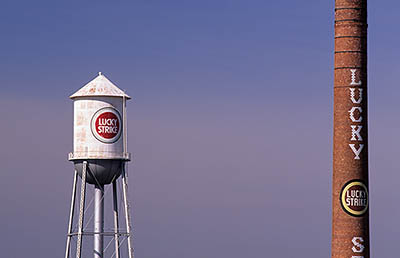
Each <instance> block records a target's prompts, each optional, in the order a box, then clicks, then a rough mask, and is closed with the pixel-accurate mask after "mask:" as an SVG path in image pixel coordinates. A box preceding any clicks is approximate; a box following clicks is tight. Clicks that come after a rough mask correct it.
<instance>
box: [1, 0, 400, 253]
mask: <svg viewBox="0 0 400 258" xmlns="http://www.w3.org/2000/svg"><path fill="white" fill-rule="evenodd" d="M81 2H82V1H81ZM81 2H78V1H72V2H71V1H70V2H68V3H67V2H65V3H56V2H55V1H41V2H37V1H12V2H11V1H8V2H7V3H2V6H1V7H0V31H1V40H0V71H1V73H0V74H1V76H0V85H1V89H2V91H1V95H0V107H1V109H0V114H1V117H2V119H1V121H2V122H1V126H0V133H1V135H2V136H3V140H2V145H1V146H2V148H1V149H0V161H1V164H2V169H1V171H2V174H3V179H2V180H1V183H0V203H1V212H0V228H1V230H0V250H1V252H2V255H1V256H2V257H7V258H20V257H41V258H47V257H49V258H50V257H51V258H53V257H62V255H63V254H64V248H65V235H66V231H67V219H68V211H69V201H70V195H71V185H72V176H73V166H72V163H70V162H69V161H67V153H68V152H70V151H71V150H72V101H70V100H69V99H68V96H69V95H70V94H72V93H73V92H74V91H76V90H77V89H79V88H80V87H82V86H83V85H84V84H85V83H86V82H88V81H89V80H91V79H92V78H94V77H95V76H96V74H97V72H99V71H102V72H103V73H104V74H105V75H106V76H107V77H108V78H110V79H111V80H112V81H113V82H115V83H116V84H117V85H118V86H119V87H120V88H121V89H124V90H126V91H127V93H128V94H129V95H131V96H132V97H133V98H134V99H133V100H132V101H130V102H129V103H128V112H129V114H128V115H129V131H128V134H129V150H130V152H132V153H133V154H134V155H135V159H134V162H131V164H130V165H129V175H130V178H129V179H130V181H129V183H130V193H129V194H130V198H131V202H132V204H133V207H134V211H133V213H134V226H135V240H136V241H135V251H136V257H138V258H204V257H207V258H217V257H218V258H221V257H229V258H243V257H249V258H253V257H254V258H258V257H304V258H306V257H307V258H310V257H316V258H317V257H318V258H320V257H329V256H330V227H331V225H330V223H331V215H330V213H331V211H330V208H331V173H332V169H331V167H332V165H331V163H332V147H331V145H332V102H333V9H334V1H317V0H309V1H294V0H291V1H274V2H273V3H271V2H270V1H261V0H254V1H231V0H218V1H216V0H203V1H192V0H189V1H177V0H170V1H155V0H154V1H153V0H150V1H134V2H133V3H128V2H127V1H112V3H111V2H108V3H107V2H105V1H85V3H81ZM379 4H381V5H379ZM399 8H400V3H399V2H398V1H394V0H389V1H385V2H384V3H383V2H378V1H370V2H369V24H370V25H369V35H370V37H369V94H370V95H369V104H370V106H369V108H370V113H369V122H370V134H369V139H370V142H369V144H370V179H371V181H370V193H371V205H370V211H371V251H372V256H374V257H379V258H385V257H393V254H395V253H396V251H397V246H398V244H397V242H398V236H399V232H400V222H398V217H399V216H400V207H397V203H398V202H399V201H400V192H399V191H397V189H398V188H399V185H400V168H399V165H398V162H395V161H396V160H398V159H399V158H398V154H399V151H398V148H397V147H396V146H398V145H399V142H400V136H398V134H397V133H396V132H398V131H400V122H399V119H398V110H400V106H399V101H398V97H399V96H400V88H399V87H398V81H397V79H396V74H398V73H399V71H400V61H398V60H400V51H399V47H398V46H399V45H400V34H399V33H398V26H397V23H396V21H397V20H398V10H399Z"/></svg>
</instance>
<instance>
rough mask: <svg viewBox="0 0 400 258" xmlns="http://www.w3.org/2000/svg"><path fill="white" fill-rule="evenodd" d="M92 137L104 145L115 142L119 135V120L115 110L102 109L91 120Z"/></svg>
mask: <svg viewBox="0 0 400 258" xmlns="http://www.w3.org/2000/svg"><path fill="white" fill-rule="evenodd" d="M92 132H93V135H94V136H95V137H96V138H97V139H98V140H100V141H102V142H104V143H113V142H116V141H117V140H118V138H119V136H120V135H121V118H120V115H119V113H118V111H117V110H115V109H113V108H103V109H100V110H99V111H97V112H96V113H95V114H94V116H93V119H92Z"/></svg>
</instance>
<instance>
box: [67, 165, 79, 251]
mask: <svg viewBox="0 0 400 258" xmlns="http://www.w3.org/2000/svg"><path fill="white" fill-rule="evenodd" d="M77 178H78V172H77V171H76V170H75V171H74V182H73V184H72V197H71V208H70V210H69V222H68V233H67V244H66V247H65V258H69V249H70V246H71V237H72V236H71V233H72V223H73V219H74V210H75V198H76V181H77Z"/></svg>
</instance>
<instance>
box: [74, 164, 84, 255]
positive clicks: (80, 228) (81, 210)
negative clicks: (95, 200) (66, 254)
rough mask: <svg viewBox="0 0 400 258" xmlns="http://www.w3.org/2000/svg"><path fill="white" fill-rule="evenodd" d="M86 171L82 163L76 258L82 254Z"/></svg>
mask: <svg viewBox="0 0 400 258" xmlns="http://www.w3.org/2000/svg"><path fill="white" fill-rule="evenodd" d="M86 170H87V161H84V162H83V168H82V184H81V200H80V205H79V222H78V240H77V243H76V258H81V252H82V233H83V219H84V211H85V190H86Z"/></svg>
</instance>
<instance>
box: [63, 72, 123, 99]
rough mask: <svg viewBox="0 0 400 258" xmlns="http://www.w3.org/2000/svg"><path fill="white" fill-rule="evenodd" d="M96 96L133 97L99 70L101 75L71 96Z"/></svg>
mask: <svg viewBox="0 0 400 258" xmlns="http://www.w3.org/2000/svg"><path fill="white" fill-rule="evenodd" d="M94 96H107V97H121V98H122V97H125V98H127V99H130V98H131V97H130V96H129V95H127V94H125V92H123V91H122V90H121V89H119V88H118V87H117V86H115V85H114V84H113V83H112V82H111V81H110V80H109V79H107V77H105V76H104V75H103V74H102V73H101V72H99V75H98V76H97V77H96V78H94V79H93V80H92V81H90V82H89V83H88V84H86V85H85V86H83V87H82V88H81V89H80V90H78V91H77V92H75V93H74V94H72V95H71V96H69V97H70V98H71V99H73V98H78V97H94Z"/></svg>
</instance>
